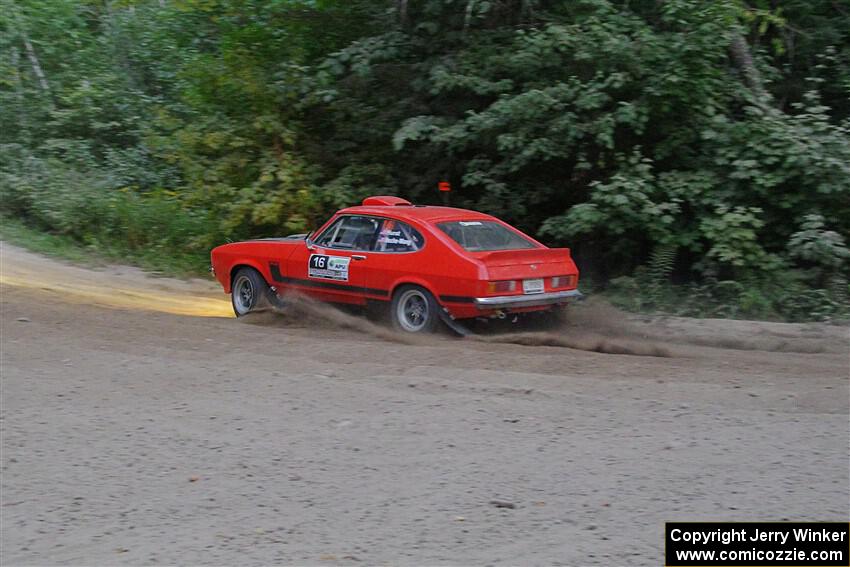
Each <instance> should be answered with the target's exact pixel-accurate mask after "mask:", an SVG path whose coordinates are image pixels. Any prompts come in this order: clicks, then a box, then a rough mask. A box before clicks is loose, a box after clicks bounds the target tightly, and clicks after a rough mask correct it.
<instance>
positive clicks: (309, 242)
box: [304, 230, 316, 250]
mask: <svg viewBox="0 0 850 567" xmlns="http://www.w3.org/2000/svg"><path fill="white" fill-rule="evenodd" d="M313 232H314V231H312V230H311V231H310V232H308V233H307V236H306V237H305V238H304V242H306V243H307V250H312V249H313V248H315V247H316V245H315V244H314V243H313V239H312V238H311V237H312V236H313Z"/></svg>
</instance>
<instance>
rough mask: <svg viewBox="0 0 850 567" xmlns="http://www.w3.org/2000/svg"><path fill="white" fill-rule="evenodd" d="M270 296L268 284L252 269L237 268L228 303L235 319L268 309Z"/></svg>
mask: <svg viewBox="0 0 850 567" xmlns="http://www.w3.org/2000/svg"><path fill="white" fill-rule="evenodd" d="M271 294H272V291H271V289H270V288H269V284H267V283H266V280H265V279H263V276H261V275H260V273H259V272H258V271H257V270H255V269H254V268H239V270H238V271H237V272H236V274H235V275H234V276H233V284H232V285H231V289H230V303H231V304H232V305H233V312H234V313H236V316H237V317H242V316H243V315H247V314H248V313H250V312H252V311H257V310H260V309H265V308H267V307H269V305H270V296H271Z"/></svg>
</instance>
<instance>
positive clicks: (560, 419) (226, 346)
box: [0, 244, 850, 565]
mask: <svg viewBox="0 0 850 567" xmlns="http://www.w3.org/2000/svg"><path fill="white" fill-rule="evenodd" d="M2 262H3V263H2V274H0V278H2V279H0V281H2V284H3V285H2V288H0V301H2V309H0V325H2V326H0V347H2V358H1V359H0V373H2V383H0V396H2V398H0V413H2V459H1V460H0V466H1V467H2V469H0V471H1V472H2V479H1V480H2V494H0V500H2V501H1V502H0V504H2V508H0V563H2V564H3V565H51V564H74V565H104V564H110V565H112V564H134V565H138V564H182V565H187V564H198V565H201V564H203V565H213V564H214V565H237V564H238V565H261V564H262V565H268V564H299V565H375V564H392V565H492V564H504V565H660V564H662V563H663V558H662V553H663V528H664V522H665V521H673V520H706V521H717V520H784V519H789V520H801V521H802V520H836V521H840V520H845V521H846V519H847V518H848V515H850V510H849V509H848V507H849V506H850V504H848V502H850V472H848V457H849V456H850V455H848V441H850V435H848V383H849V382H850V380H848V378H849V377H850V358H848V352H849V351H850V341H848V330H847V328H846V327H830V326H826V325H783V324H769V323H752V322H740V321H735V322H727V321H697V320H689V319H660V320H651V321H649V320H647V321H642V320H639V319H630V320H628V321H626V320H625V318H624V317H622V316H616V317H612V316H611V315H610V314H606V313H605V312H604V311H603V312H602V313H603V315H602V316H600V317H593V316H588V315H587V314H585V315H584V316H583V315H582V313H581V312H577V319H576V321H577V322H578V323H576V324H574V325H573V326H572V327H569V328H565V329H562V330H559V331H558V332H550V333H547V334H541V333H519V334H512V335H508V336H505V335H499V334H495V335H494V334H491V335H488V336H487V337H485V338H484V339H482V340H469V339H466V340H460V339H454V338H450V337H447V336H435V337H429V338H426V339H422V340H416V341H405V342H399V341H398V340H394V339H393V337H392V335H391V333H390V332H389V331H387V330H385V329H376V328H375V327H374V325H372V324H370V323H368V322H367V321H365V320H364V319H361V318H353V317H351V316H349V315H342V314H337V315H329V314H328V312H327V311H324V310H319V309H317V310H314V312H312V313H310V312H308V313H305V312H304V310H303V309H302V310H301V311H300V312H298V313H284V314H283V315H277V314H269V315H268V316H261V317H256V318H251V319H250V320H249V321H247V322H245V321H242V320H240V321H237V320H235V319H232V318H223V317H199V316H190V315H177V314H174V313H173V311H175V308H174V307H173V304H174V301H173V300H174V298H175V297H176V298H178V299H179V298H180V297H186V303H187V304H191V305H192V306H193V309H194V310H195V311H196V312H195V313H194V314H195V315H204V314H206V315H213V314H219V313H221V312H222V309H221V305H222V304H223V302H224V301H226V298H224V296H223V295H222V296H220V297H219V296H212V295H211V294H210V291H211V289H212V286H211V284H210V283H209V282H194V283H188V284H187V283H182V282H173V281H171V280H163V279H153V278H149V277H146V276H144V275H142V274H138V273H135V272H133V271H132V270H130V271H128V270H126V269H119V268H106V269H103V270H100V271H87V270H82V269H80V268H75V267H69V266H64V265H63V264H60V263H57V262H54V261H51V260H47V259H43V258H41V257H38V256H34V255H31V254H28V253H26V252H23V251H21V250H19V249H16V248H14V247H11V246H8V245H6V244H3V247H2ZM47 270H51V271H49V272H46V271H47ZM45 273H49V274H50V275H51V277H50V278H45V277H44V276H43V274H45ZM128 274H130V275H131V276H128ZM57 278H58V279H57ZM80 278H82V279H83V280H84V283H85V282H89V283H91V282H93V284H94V287H93V288H92V287H91V286H89V287H85V286H84V285H83V283H81V279H80ZM86 278H88V279H86ZM47 280H49V281H47ZM86 285H88V284H86ZM63 286H67V287H66V288H65V289H63ZM75 286H76V287H75ZM80 289H83V291H79V290H80ZM75 290H77V291H75ZM128 293H129V294H131V295H132V294H135V295H134V296H133V297H134V298H135V299H133V302H132V304H128V303H127V302H126V301H124V299H126V296H127V294H128ZM158 294H163V295H167V296H168V297H169V302H166V303H167V307H166V308H163V309H162V310H161V311H172V313H164V312H158V311H157V307H156V304H155V299H156V297H157V296H158ZM122 298H124V299H122ZM140 298H141V299H140ZM122 301H124V302H123V303H122ZM152 302H153V303H152ZM178 303H179V302H178ZM224 305H226V303H225V304H224ZM205 306H210V307H209V311H210V312H207V313H205V312H204V310H205V309H206V308H207V307H205ZM587 313H591V312H590V311H588V312H587ZM582 317H584V318H582ZM518 342H521V343H525V344H515V343H518ZM535 345H554V346H535ZM565 345H566V346H565ZM606 345H607V346H606ZM598 350H601V351H602V352H594V351H598ZM611 352H637V353H639V354H663V356H636V355H631V354H611Z"/></svg>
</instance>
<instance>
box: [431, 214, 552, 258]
mask: <svg viewBox="0 0 850 567" xmlns="http://www.w3.org/2000/svg"><path fill="white" fill-rule="evenodd" d="M437 227H438V228H439V229H440V230H442V231H443V232H445V233H446V234H448V235H449V236H450V237H451V239H452V240H454V241H455V242H457V243H458V244H460V245H461V246H463V247H464V248H465V249H466V250H469V251H470V252H491V251H493V250H521V249H524V248H536V247H537V246H536V245H535V244H534V243H533V242H531V241H530V240H528V239H527V238H525V237H523V236H522V235H520V234H518V233H516V232H514V231H513V230H511V229H509V228H506V227H505V226H503V225H501V224H499V223H497V222H495V221H486V220H485V221H454V222H441V223H437Z"/></svg>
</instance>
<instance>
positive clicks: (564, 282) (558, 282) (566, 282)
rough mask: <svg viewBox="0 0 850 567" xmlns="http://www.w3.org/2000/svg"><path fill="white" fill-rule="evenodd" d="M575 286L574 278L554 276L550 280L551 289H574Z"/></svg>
mask: <svg viewBox="0 0 850 567" xmlns="http://www.w3.org/2000/svg"><path fill="white" fill-rule="evenodd" d="M575 285H576V277H575V276H555V277H554V278H552V287H553V288H559V287H575Z"/></svg>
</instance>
